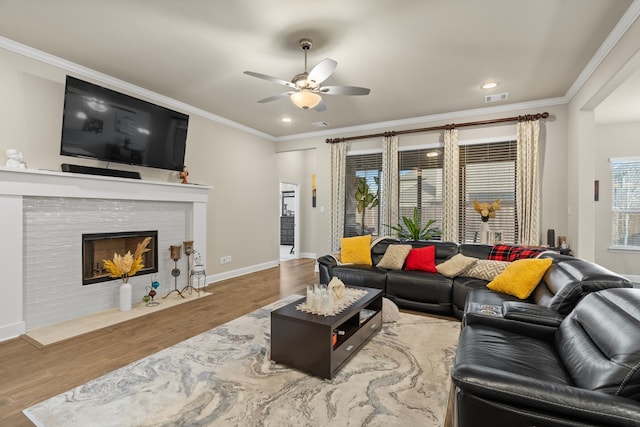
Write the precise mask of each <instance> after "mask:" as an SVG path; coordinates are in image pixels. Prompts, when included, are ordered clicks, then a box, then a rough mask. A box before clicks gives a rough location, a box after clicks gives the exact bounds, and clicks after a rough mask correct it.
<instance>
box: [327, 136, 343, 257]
mask: <svg viewBox="0 0 640 427" xmlns="http://www.w3.org/2000/svg"><path fill="white" fill-rule="evenodd" d="M346 163H347V143H346V142H335V143H332V144H331V190H330V193H331V212H330V217H329V220H330V222H331V224H330V233H329V251H330V252H337V251H339V250H340V239H341V238H342V236H343V234H344V198H345V191H346V190H345V174H346V172H347V170H346Z"/></svg>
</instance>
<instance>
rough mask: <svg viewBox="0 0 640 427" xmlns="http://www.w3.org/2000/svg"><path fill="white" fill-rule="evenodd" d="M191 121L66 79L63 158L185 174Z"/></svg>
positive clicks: (88, 84) (186, 117)
mask: <svg viewBox="0 0 640 427" xmlns="http://www.w3.org/2000/svg"><path fill="white" fill-rule="evenodd" d="M188 124H189V116H188V115H186V114H182V113H179V112H177V111H173V110H170V109H168V108H164V107H161V106H159V105H155V104H152V103H150V102H146V101H143V100H141V99H137V98H134V97H131V96H128V95H125V94H122V93H118V92H115V91H113V90H110V89H107V88H104V87H101V86H98V85H95V84H92V83H88V82H85V81H82V80H79V79H76V78H74V77H71V76H67V81H66V86H65V96H64V117H63V120H62V142H61V144H60V154H61V155H63V156H72V157H85V158H91V159H97V160H103V161H106V162H115V163H125V164H129V165H138V166H147V167H151V168H159V169H168V170H176V171H181V170H182V169H183V168H184V153H185V148H186V141H187V127H188Z"/></svg>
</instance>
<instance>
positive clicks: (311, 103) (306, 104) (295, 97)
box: [290, 90, 322, 110]
mask: <svg viewBox="0 0 640 427" xmlns="http://www.w3.org/2000/svg"><path fill="white" fill-rule="evenodd" d="M290 98H291V102H293V104H294V105H295V106H296V107H298V108H302V109H304V110H307V109H309V108H315V107H316V106H317V105H318V104H320V101H322V97H321V96H320V95H318V94H317V93H314V92H311V91H308V90H301V91H300V92H296V93H293V94H291V97H290Z"/></svg>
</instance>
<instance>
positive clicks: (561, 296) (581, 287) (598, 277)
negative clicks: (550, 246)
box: [533, 252, 632, 315]
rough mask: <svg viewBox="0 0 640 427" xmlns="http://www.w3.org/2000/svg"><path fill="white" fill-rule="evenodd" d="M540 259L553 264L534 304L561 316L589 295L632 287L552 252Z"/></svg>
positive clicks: (589, 265) (596, 267)
mask: <svg viewBox="0 0 640 427" xmlns="http://www.w3.org/2000/svg"><path fill="white" fill-rule="evenodd" d="M540 258H551V259H552V260H553V264H552V265H551V267H549V269H548V270H547V272H546V273H545V275H544V278H543V281H542V283H540V285H539V286H538V287H537V288H536V289H535V291H534V294H533V298H534V301H535V302H536V304H539V305H543V306H545V307H550V308H552V309H554V310H556V311H557V312H558V313H560V314H564V315H567V314H569V313H570V312H571V310H573V308H574V307H575V306H576V304H577V303H578V301H580V300H581V299H582V298H583V297H584V296H586V295H587V294H589V293H591V292H597V291H600V290H603V289H609V288H630V287H632V283H631V282H630V281H629V280H628V279H627V278H625V277H623V276H621V275H619V274H616V273H614V272H613V271H610V270H608V269H606V268H604V267H602V266H601V265H598V264H594V263H592V262H589V261H586V260H583V259H580V258H574V257H570V256H566V255H560V254H557V253H554V252H545V253H544V254H542V255H541V256H540Z"/></svg>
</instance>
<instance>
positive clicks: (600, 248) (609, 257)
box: [594, 123, 640, 275]
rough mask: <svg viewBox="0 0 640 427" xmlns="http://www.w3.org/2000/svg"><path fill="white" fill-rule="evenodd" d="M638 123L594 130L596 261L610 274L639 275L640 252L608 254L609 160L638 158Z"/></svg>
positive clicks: (609, 239) (639, 139) (609, 219)
mask: <svg viewBox="0 0 640 427" xmlns="http://www.w3.org/2000/svg"><path fill="white" fill-rule="evenodd" d="M638 135H640V123H623V124H613V125H606V126H597V127H596V136H595V174H594V178H595V179H597V180H599V181H600V201H598V202H595V203H594V209H595V224H596V226H595V227H594V238H595V261H596V262H597V263H598V264H602V265H606V266H607V267H608V268H610V269H612V270H613V271H617V272H623V273H625V274H630V275H640V263H639V262H638V261H639V260H640V253H638V252H636V251H619V250H618V251H611V250H610V249H609V246H610V245H611V197H612V196H611V163H610V162H609V158H611V157H628V156H640V138H639V137H638Z"/></svg>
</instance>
